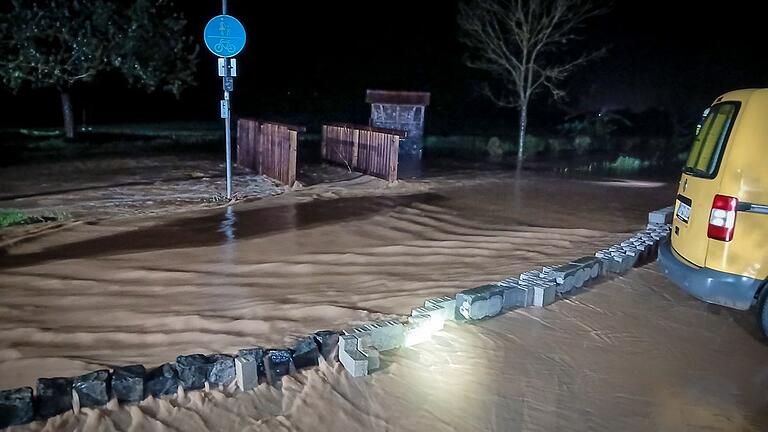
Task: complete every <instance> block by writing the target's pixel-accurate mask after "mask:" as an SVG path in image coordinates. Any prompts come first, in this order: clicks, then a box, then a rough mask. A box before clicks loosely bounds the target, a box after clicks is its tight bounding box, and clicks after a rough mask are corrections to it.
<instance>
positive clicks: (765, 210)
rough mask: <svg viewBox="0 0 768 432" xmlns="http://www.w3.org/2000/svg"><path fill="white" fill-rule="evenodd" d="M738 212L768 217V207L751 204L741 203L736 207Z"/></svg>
mask: <svg viewBox="0 0 768 432" xmlns="http://www.w3.org/2000/svg"><path fill="white" fill-rule="evenodd" d="M736 211H743V212H747V213H758V214H764V215H768V205H762V204H752V203H750V202H739V204H738V205H737V206H736Z"/></svg>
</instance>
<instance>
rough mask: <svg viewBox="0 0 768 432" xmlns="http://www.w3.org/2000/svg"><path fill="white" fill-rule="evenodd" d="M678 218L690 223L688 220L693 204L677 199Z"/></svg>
mask: <svg viewBox="0 0 768 432" xmlns="http://www.w3.org/2000/svg"><path fill="white" fill-rule="evenodd" d="M676 215H677V218H678V219H680V220H681V221H683V222H685V223H688V220H689V219H690V218H691V206H689V205H688V204H686V203H684V202H682V201H680V200H678V201H677V213H676Z"/></svg>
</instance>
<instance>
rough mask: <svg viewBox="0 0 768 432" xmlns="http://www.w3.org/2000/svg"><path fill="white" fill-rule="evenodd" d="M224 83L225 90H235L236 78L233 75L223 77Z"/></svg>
mask: <svg viewBox="0 0 768 432" xmlns="http://www.w3.org/2000/svg"><path fill="white" fill-rule="evenodd" d="M222 83H223V84H224V91H228V92H231V91H235V80H234V78H232V77H231V76H228V77H224V78H222Z"/></svg>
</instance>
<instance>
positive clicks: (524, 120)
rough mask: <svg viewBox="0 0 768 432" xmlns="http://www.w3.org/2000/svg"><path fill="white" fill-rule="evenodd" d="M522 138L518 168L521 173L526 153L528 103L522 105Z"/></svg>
mask: <svg viewBox="0 0 768 432" xmlns="http://www.w3.org/2000/svg"><path fill="white" fill-rule="evenodd" d="M518 126H519V127H520V136H519V137H518V141H517V167H516V169H517V170H518V171H520V170H521V169H523V155H524V151H525V129H526V127H527V126H528V102H523V103H521V104H520V124H519V125H518Z"/></svg>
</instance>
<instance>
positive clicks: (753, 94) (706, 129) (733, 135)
mask: <svg viewBox="0 0 768 432" xmlns="http://www.w3.org/2000/svg"><path fill="white" fill-rule="evenodd" d="M677 193H678V195H677V200H676V203H675V212H674V216H673V218H672V219H673V222H672V234H671V236H670V242H668V243H666V244H665V245H662V247H661V248H660V250H659V261H660V264H661V267H662V268H663V270H664V272H665V274H666V275H667V277H668V278H669V279H671V280H672V281H673V282H674V283H675V284H677V285H679V286H680V287H682V288H683V289H684V290H686V291H687V292H688V293H690V294H692V295H693V296H695V297H697V298H699V299H701V300H704V301H706V302H709V303H714V304H719V305H723V306H727V307H731V308H735V309H741V310H746V309H749V308H750V307H755V308H756V310H757V312H758V317H759V321H760V323H761V325H762V329H763V333H764V334H765V335H766V336H768V306H767V305H766V297H768V289H764V288H765V287H766V279H768V89H750V90H738V91H733V92H730V93H726V94H724V95H722V96H720V97H719V98H717V99H716V100H715V102H714V103H713V104H712V106H710V107H709V108H708V109H707V110H706V111H704V115H703V116H702V120H701V122H700V123H699V125H698V126H697V129H696V137H695V138H694V141H693V146H692V148H691V153H690V155H689V156H688V161H687V162H686V164H685V167H684V168H683V174H682V177H681V178H680V186H679V187H678V192H677Z"/></svg>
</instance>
